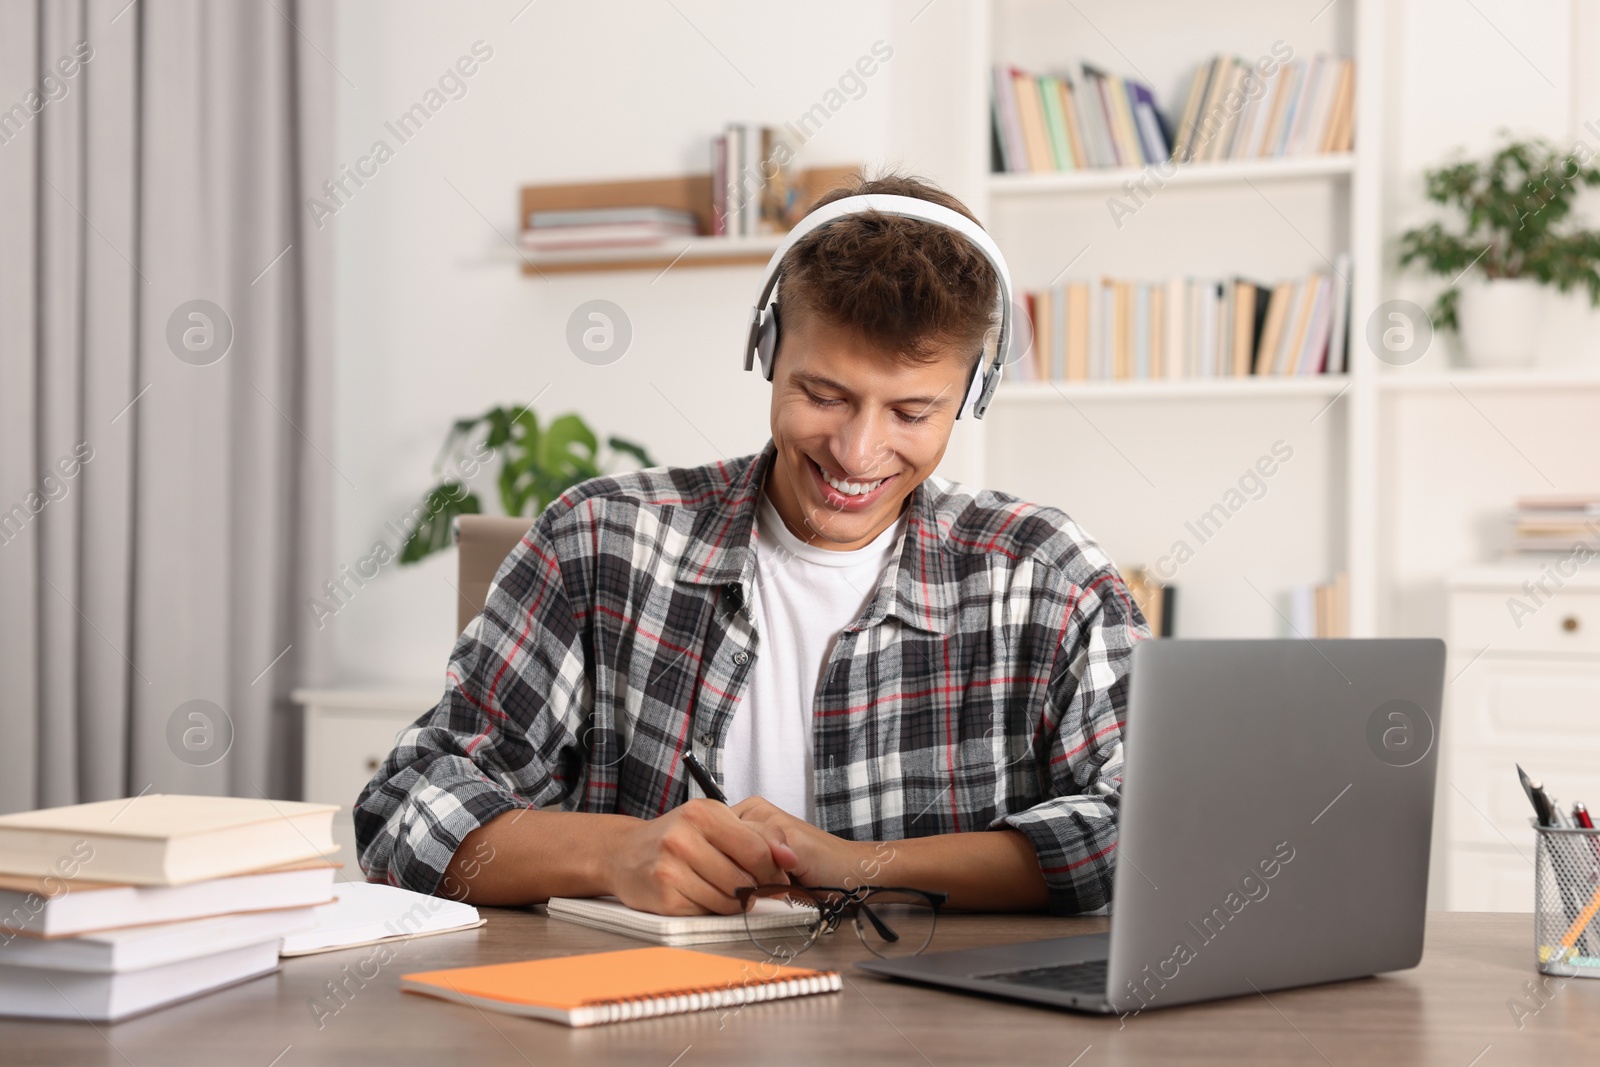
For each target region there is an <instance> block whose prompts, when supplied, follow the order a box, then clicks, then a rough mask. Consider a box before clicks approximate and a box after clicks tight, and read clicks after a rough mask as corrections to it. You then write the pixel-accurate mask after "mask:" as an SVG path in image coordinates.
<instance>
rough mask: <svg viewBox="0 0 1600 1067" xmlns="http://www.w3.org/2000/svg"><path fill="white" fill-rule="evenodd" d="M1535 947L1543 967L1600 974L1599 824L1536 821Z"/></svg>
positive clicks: (1567, 974) (1564, 973)
mask: <svg viewBox="0 0 1600 1067" xmlns="http://www.w3.org/2000/svg"><path fill="white" fill-rule="evenodd" d="M1534 832H1535V833H1536V834H1537V837H1538V841H1537V846H1536V848H1535V850H1534V857H1533V870H1534V875H1533V946H1534V952H1535V953H1536V954H1537V957H1538V961H1539V970H1541V971H1543V972H1544V973H1545V974H1553V975H1559V976H1560V977H1562V978H1600V829H1596V830H1586V829H1583V828H1581V827H1566V826H1539V825H1537V824H1536V825H1535V826H1534Z"/></svg>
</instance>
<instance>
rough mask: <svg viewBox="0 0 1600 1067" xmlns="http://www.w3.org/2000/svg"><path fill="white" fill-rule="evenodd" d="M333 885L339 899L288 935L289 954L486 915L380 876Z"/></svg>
mask: <svg viewBox="0 0 1600 1067" xmlns="http://www.w3.org/2000/svg"><path fill="white" fill-rule="evenodd" d="M333 891H334V895H335V897H336V899H335V900H334V902H333V903H332V904H324V905H322V906H321V907H320V908H317V909H315V912H316V923H315V925H313V926H312V927H310V928H309V929H306V930H302V931H300V932H299V933H294V934H290V935H288V936H287V937H285V938H284V939H283V954H284V955H285V956H306V955H310V954H311V953H313V952H332V951H333V950H334V949H340V948H354V947H356V946H358V945H375V944H377V943H378V942H380V941H403V940H405V939H407V938H411V937H425V936H427V935H429V934H447V933H450V932H451V931H452V930H470V929H472V928H473V927H475V926H482V925H483V924H484V922H485V921H486V920H485V919H483V917H482V916H480V915H479V914H478V909H477V908H474V907H473V906H472V905H471V904H463V903H461V902H460V901H458V900H447V899H445V898H444V897H430V896H425V895H424V894H422V893H413V892H411V890H409V889H397V888H396V887H394V886H392V885H380V884H379V883H377V882H340V883H338V884H337V885H335V886H334V887H333Z"/></svg>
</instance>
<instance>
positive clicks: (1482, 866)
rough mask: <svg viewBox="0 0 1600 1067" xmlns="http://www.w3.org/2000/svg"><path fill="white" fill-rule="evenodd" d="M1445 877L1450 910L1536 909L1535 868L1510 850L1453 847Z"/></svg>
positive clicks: (1446, 902) (1446, 903)
mask: <svg viewBox="0 0 1600 1067" xmlns="http://www.w3.org/2000/svg"><path fill="white" fill-rule="evenodd" d="M1529 855H1530V856H1531V855H1532V853H1531V852H1530V853H1529ZM1444 874H1445V877H1446V878H1447V879H1448V881H1447V883H1446V886H1447V888H1446V893H1445V908H1446V909H1447V910H1449V911H1532V910H1533V867H1532V866H1531V865H1530V864H1529V863H1528V861H1527V860H1525V859H1523V858H1522V857H1521V856H1519V855H1517V854H1516V853H1515V852H1512V851H1510V850H1509V849H1506V850H1504V851H1501V850H1490V849H1473V848H1452V849H1450V851H1449V858H1448V864H1447V869H1446V871H1445V872H1444ZM1529 952H1530V953H1531V952H1532V949H1531V948H1530V949H1529Z"/></svg>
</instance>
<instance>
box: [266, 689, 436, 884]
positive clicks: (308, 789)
mask: <svg viewBox="0 0 1600 1067" xmlns="http://www.w3.org/2000/svg"><path fill="white" fill-rule="evenodd" d="M443 695H444V686H443V684H441V685H439V686H437V687H429V686H414V687H399V688H397V687H386V688H381V689H379V688H374V689H354V688H351V689H297V690H295V691H294V692H293V693H292V694H290V696H291V698H292V699H293V700H294V702H295V703H297V704H299V705H301V707H302V708H303V709H304V717H305V718H304V723H305V733H304V767H305V788H304V790H303V796H302V799H304V800H308V801H312V802H314V803H319V804H337V805H339V809H340V810H339V813H338V814H337V815H335V816H334V819H333V838H334V840H335V841H337V842H338V844H339V852H338V857H337V858H338V859H339V861H340V862H341V863H343V864H344V872H343V874H342V876H341V880H342V881H348V880H352V879H354V880H360V879H361V877H362V874H361V865H360V864H359V863H358V862H357V861H356V835H355V824H354V823H353V822H352V820H351V815H350V810H351V808H353V807H354V806H355V802H356V797H357V796H359V795H360V794H361V790H362V787H364V786H365V785H366V784H367V782H368V781H370V780H371V778H372V776H373V775H374V774H375V773H377V770H378V768H379V767H380V766H381V765H382V764H383V760H384V757H385V756H387V755H388V754H389V750H390V749H391V748H392V747H394V739H395V735H396V734H398V733H399V732H400V731H401V730H403V729H405V728H406V727H407V726H410V725H411V724H412V723H414V722H416V721H417V719H418V717H419V716H421V715H422V713H423V712H425V711H427V710H428V709H429V708H432V707H433V706H434V705H435V704H437V703H438V702H439V699H440V698H441V697H442V696H443Z"/></svg>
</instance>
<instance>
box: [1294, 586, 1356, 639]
mask: <svg viewBox="0 0 1600 1067" xmlns="http://www.w3.org/2000/svg"><path fill="white" fill-rule="evenodd" d="M1289 627H1290V632H1289V636H1290V637H1349V636H1350V581H1349V578H1348V577H1347V576H1346V574H1345V573H1344V571H1340V572H1339V573H1338V574H1336V575H1335V576H1334V578H1333V581H1331V582H1322V583H1321V584H1319V585H1298V586H1295V587H1294V588H1292V589H1290V590H1289Z"/></svg>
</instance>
